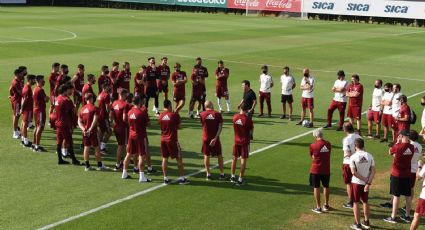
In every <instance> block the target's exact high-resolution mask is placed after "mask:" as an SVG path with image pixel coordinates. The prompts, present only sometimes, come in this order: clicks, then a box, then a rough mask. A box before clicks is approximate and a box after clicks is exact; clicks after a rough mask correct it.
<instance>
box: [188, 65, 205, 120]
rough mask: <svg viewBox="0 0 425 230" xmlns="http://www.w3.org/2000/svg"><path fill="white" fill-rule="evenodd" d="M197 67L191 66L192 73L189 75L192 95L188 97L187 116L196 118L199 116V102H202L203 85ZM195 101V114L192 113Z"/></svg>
mask: <svg viewBox="0 0 425 230" xmlns="http://www.w3.org/2000/svg"><path fill="white" fill-rule="evenodd" d="M199 69H200V68H198V67H197V66H195V67H194V68H193V71H192V75H191V76H190V81H191V82H192V97H191V98H190V104H189V117H190V118H194V117H196V118H198V117H199V110H200V107H201V106H200V104H202V101H203V99H202V97H203V86H202V81H203V78H202V76H201V75H200V72H199ZM195 102H197V103H198V110H197V111H196V116H194V115H193V110H194V109H195Z"/></svg>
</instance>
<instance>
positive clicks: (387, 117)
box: [380, 83, 394, 143]
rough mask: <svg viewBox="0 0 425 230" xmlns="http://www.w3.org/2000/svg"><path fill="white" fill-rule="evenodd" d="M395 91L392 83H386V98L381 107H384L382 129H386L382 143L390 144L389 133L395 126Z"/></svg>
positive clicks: (383, 99)
mask: <svg viewBox="0 0 425 230" xmlns="http://www.w3.org/2000/svg"><path fill="white" fill-rule="evenodd" d="M392 91H393V84H391V83H385V85H384V96H382V100H381V106H383V108H384V109H383V111H382V120H381V123H382V127H383V128H384V136H383V137H382V139H381V141H380V142H381V143H382V142H388V133H389V132H390V130H391V127H392V126H393V124H394V121H393V120H394V119H393V116H392V106H391V104H392V102H391V101H392V99H393V97H394V93H393V92H392Z"/></svg>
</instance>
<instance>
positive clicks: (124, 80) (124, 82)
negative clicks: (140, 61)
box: [116, 62, 131, 92]
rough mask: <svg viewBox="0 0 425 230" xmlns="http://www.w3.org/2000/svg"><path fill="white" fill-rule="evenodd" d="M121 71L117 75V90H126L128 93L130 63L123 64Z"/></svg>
mask: <svg viewBox="0 0 425 230" xmlns="http://www.w3.org/2000/svg"><path fill="white" fill-rule="evenodd" d="M122 67H123V70H121V71H120V72H119V73H118V75H117V80H116V84H117V89H120V88H121V89H126V90H127V91H128V92H130V81H131V72H130V63H128V62H124V65H123V66H122Z"/></svg>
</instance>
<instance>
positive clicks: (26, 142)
mask: <svg viewBox="0 0 425 230" xmlns="http://www.w3.org/2000/svg"><path fill="white" fill-rule="evenodd" d="M24 144H25V145H27V144H28V138H26V137H24Z"/></svg>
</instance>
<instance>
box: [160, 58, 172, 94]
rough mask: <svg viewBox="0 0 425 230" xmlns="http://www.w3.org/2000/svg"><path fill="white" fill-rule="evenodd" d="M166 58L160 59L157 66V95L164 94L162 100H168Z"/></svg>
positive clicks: (168, 71) (168, 77) (168, 74)
mask: <svg viewBox="0 0 425 230" xmlns="http://www.w3.org/2000/svg"><path fill="white" fill-rule="evenodd" d="M167 62H168V58H167V57H163V58H161V65H159V66H158V72H159V79H158V80H157V85H158V93H161V92H164V100H168V80H169V79H170V74H171V73H170V67H168V65H167Z"/></svg>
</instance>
